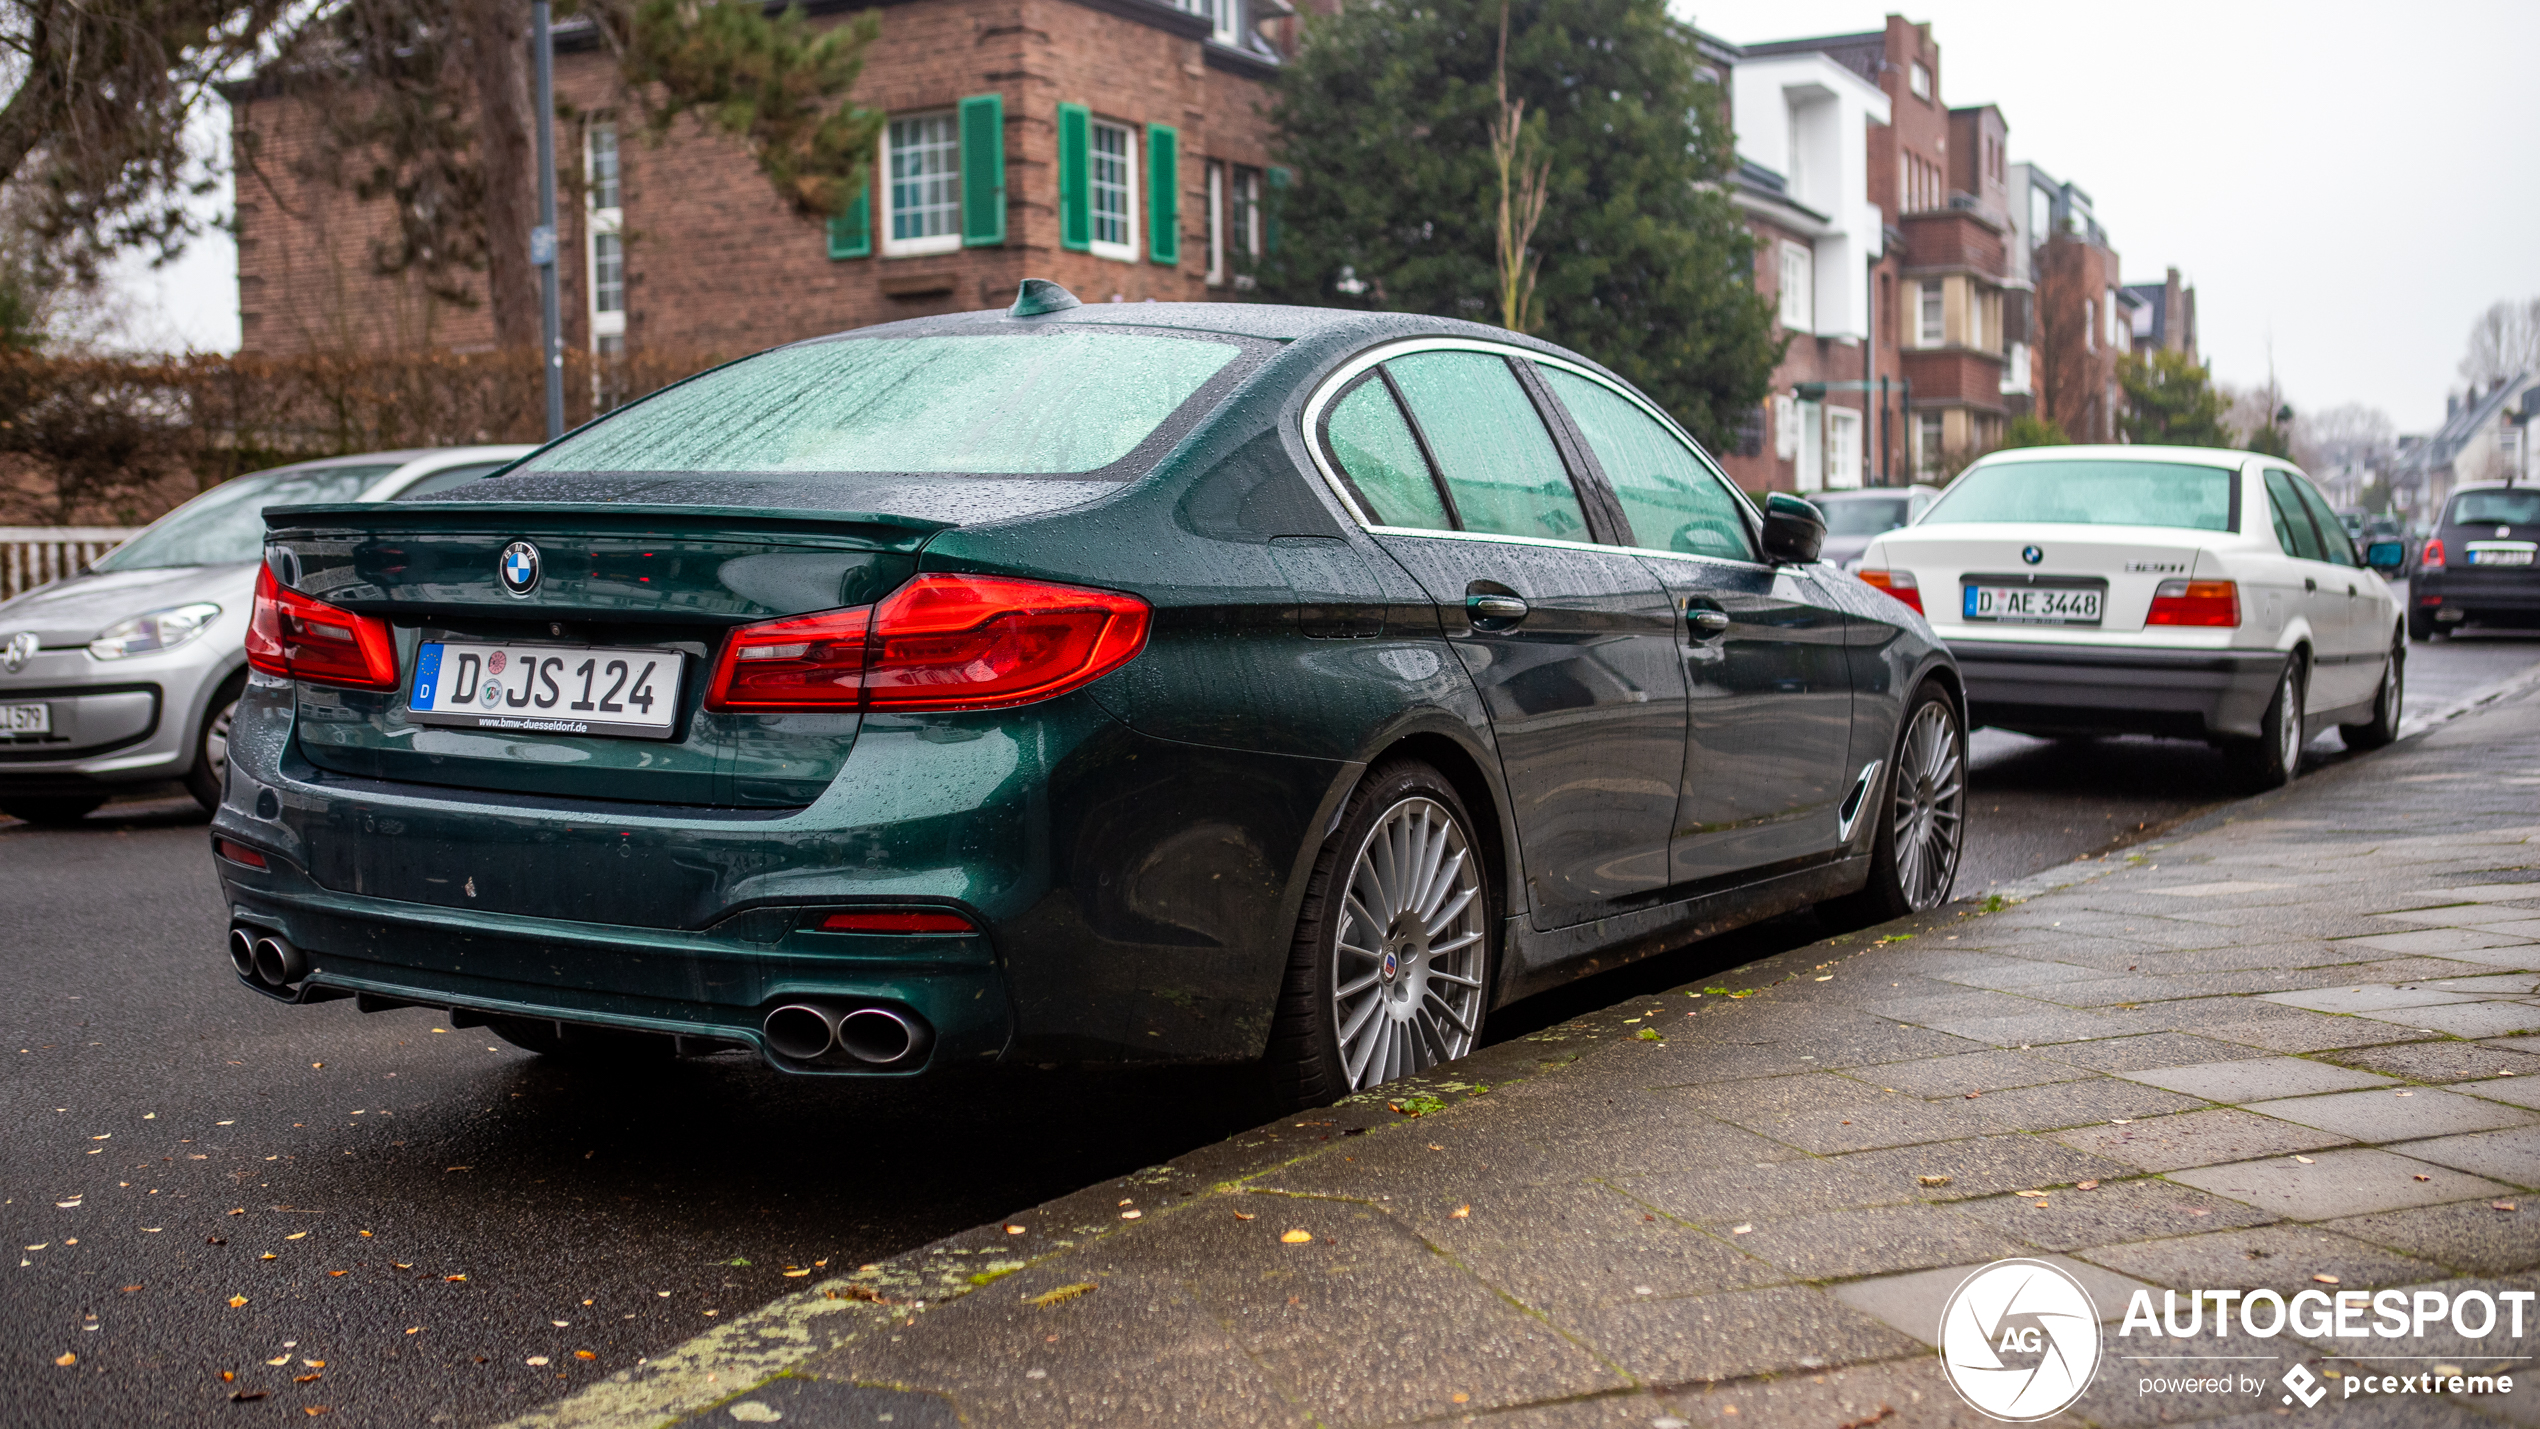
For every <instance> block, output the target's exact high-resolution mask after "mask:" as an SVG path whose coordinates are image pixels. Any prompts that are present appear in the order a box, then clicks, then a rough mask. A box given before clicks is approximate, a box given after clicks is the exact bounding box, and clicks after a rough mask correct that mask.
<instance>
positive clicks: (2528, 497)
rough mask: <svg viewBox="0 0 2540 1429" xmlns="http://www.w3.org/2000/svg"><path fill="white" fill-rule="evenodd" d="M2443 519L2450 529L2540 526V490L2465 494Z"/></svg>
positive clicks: (2458, 498)
mask: <svg viewBox="0 0 2540 1429" xmlns="http://www.w3.org/2000/svg"><path fill="white" fill-rule="evenodd" d="M2443 519H2444V524H2445V525H2447V526H2540V490H2533V491H2515V490H2510V489H2508V490H2504V491H2464V492H2462V493H2461V494H2460V495H2458V496H2455V497H2453V498H2452V514H2451V515H2449V516H2447V517H2445V518H2443Z"/></svg>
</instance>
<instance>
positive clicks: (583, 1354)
mask: <svg viewBox="0 0 2540 1429" xmlns="http://www.w3.org/2000/svg"><path fill="white" fill-rule="evenodd" d="M573 1357H574V1358H575V1359H578V1360H595V1359H598V1358H599V1356H598V1355H596V1354H594V1353H592V1352H591V1351H589V1350H575V1351H574V1352H573Z"/></svg>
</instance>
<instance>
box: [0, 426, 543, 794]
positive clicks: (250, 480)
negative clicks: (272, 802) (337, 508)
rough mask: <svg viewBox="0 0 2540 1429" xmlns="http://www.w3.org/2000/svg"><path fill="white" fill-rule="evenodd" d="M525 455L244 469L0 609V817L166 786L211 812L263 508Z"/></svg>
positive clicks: (408, 482) (384, 487)
mask: <svg viewBox="0 0 2540 1429" xmlns="http://www.w3.org/2000/svg"><path fill="white" fill-rule="evenodd" d="M532 450H534V448H531V447H526V446H477V447H438V448H421V449H414V450H407V451H389V452H369V453H365V454H362V455H358V456H342V457H330V458H327V459H325V460H322V461H308V462H301V463H299V464H297V465H295V466H284V467H276V468H274V469H273V470H271V471H259V472H251V473H249V474H248V475H246V476H241V477H237V478H235V479H233V480H230V481H226V482H223V483H222V484H220V485H219V486H216V487H214V488H212V489H211V490H210V491H207V492H204V493H203V494H202V495H200V496H197V497H195V498H194V499H193V500H191V501H189V502H186V503H185V504H184V505H182V506H180V507H178V508H176V509H175V510H174V511H171V512H169V513H168V514H167V515H165V516H162V517H160V518H159V519H158V520H157V521H155V522H153V523H152V524H151V525H150V527H149V529H147V530H145V531H143V532H142V533H141V534H140V535H138V536H135V537H133V538H132V539H131V540H129V541H126V542H124V543H123V544H122V545H120V546H118V547H116V548H115V549H114V550H113V551H112V552H111V553H109V554H108V555H106V556H105V557H104V558H102V559H100V560H99V561H98V562H97V563H96V564H95V565H94V566H91V567H90V568H88V569H87V570H85V571H82V572H80V573H79V574H78V575H76V576H72V577H70V578H68V579H66V580H59V581H55V582H53V583H52V584H51V585H47V586H43V587H40V588H38V589H35V590H31V591H28V592H27V593H26V594H24V595H22V596H19V597H17V598H16V599H14V600H11V601H8V602H5V603H0V813H8V814H14V815H16V816H17V817H19V818H21V819H25V820H27V821H29V822H31V823H39V824H62V823H71V822H74V821H76V820H79V819H81V818H84V817H86V816H87V814H88V812H89V811H90V810H92V809H94V808H96V807H97V806H98V805H99V804H102V803H104V802H106V800H107V798H108V797H109V796H110V795H112V794H115V793H116V792H118V791H120V790H122V789H125V788H128V787H132V786H135V785H143V784H154V783H161V782H165V781H167V780H172V779H173V780H182V781H184V784H185V789H186V792H187V793H190V794H192V795H193V796H194V798H195V800H196V802H198V803H200V804H201V805H202V806H203V807H204V808H206V809H212V808H217V807H219V805H220V795H221V780H222V779H223V778H224V777H225V775H226V774H227V772H228V764H229V715H230V710H231V708H232V707H233V706H234V705H235V704H236V703H237V701H238V692H239V691H240V690H241V689H242V688H244V687H245V685H246V681H247V650H246V645H245V640H246V631H247V615H248V607H249V605H250V604H251V601H252V597H253V595H254V592H255V585H256V562H257V559H258V558H259V557H260V556H261V555H262V554H263V552H264V543H265V522H264V510H265V508H266V507H268V506H298V505H304V504H307V503H311V502H320V501H391V500H395V499H398V498H400V497H411V496H420V495H423V494H424V493H426V492H431V491H439V490H443V489H444V488H447V487H452V486H456V485H458V484H459V483H461V482H466V481H474V480H476V479H477V478H479V477H482V476H485V475H487V474H488V473H490V472H492V471H494V470H495V469H497V468H499V467H502V466H505V465H508V464H509V463H510V462H512V461H513V460H514V459H516V458H518V457H521V456H525V455H527V454H528V453H529V452H530V451H532Z"/></svg>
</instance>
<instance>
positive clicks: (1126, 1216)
mask: <svg viewBox="0 0 2540 1429" xmlns="http://www.w3.org/2000/svg"><path fill="white" fill-rule="evenodd" d="M1145 1214H1146V1212H1144V1211H1122V1212H1121V1213H1120V1219H1122V1220H1124V1221H1134V1220H1136V1219H1137V1218H1138V1217H1140V1216H1143V1215H1145Z"/></svg>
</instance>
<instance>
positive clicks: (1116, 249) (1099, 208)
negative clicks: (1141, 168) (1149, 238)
mask: <svg viewBox="0 0 2540 1429" xmlns="http://www.w3.org/2000/svg"><path fill="white" fill-rule="evenodd" d="M1091 168H1092V173H1091V174H1090V176H1089V184H1088V187H1089V191H1090V192H1091V194H1092V196H1093V205H1092V207H1093V251H1094V255H1095V256H1096V257H1099V258H1118V259H1122V260H1124V261H1128V262H1135V261H1137V257H1138V254H1137V241H1138V209H1137V197H1136V196H1137V192H1138V141H1137V138H1136V136H1135V135H1132V134H1131V133H1130V132H1129V129H1128V126H1127V125H1123V124H1105V123H1103V122H1101V121H1100V120H1096V121H1095V122H1094V126H1093V163H1092V165H1091Z"/></svg>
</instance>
